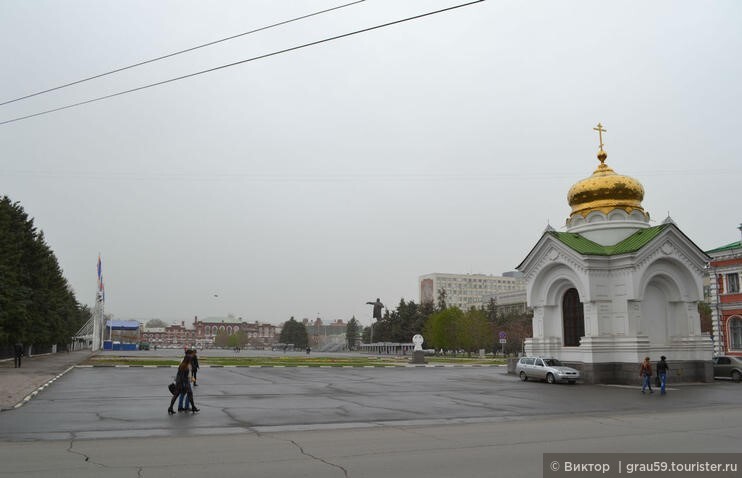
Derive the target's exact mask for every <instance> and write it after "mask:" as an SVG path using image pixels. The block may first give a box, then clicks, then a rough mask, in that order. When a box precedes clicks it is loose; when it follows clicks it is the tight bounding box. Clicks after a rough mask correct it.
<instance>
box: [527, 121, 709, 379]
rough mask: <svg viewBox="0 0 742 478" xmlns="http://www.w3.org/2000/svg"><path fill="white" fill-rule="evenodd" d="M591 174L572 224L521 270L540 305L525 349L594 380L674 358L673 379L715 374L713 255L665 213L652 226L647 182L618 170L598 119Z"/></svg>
mask: <svg viewBox="0 0 742 478" xmlns="http://www.w3.org/2000/svg"><path fill="white" fill-rule="evenodd" d="M594 129H595V130H596V131H598V133H599V135H600V149H599V151H598V160H599V161H600V164H599V165H598V167H597V169H596V170H595V171H594V172H593V174H592V176H590V177H588V178H586V179H583V180H581V181H578V182H577V183H575V184H574V185H573V186H572V188H571V189H570V190H569V192H568V193H567V199H568V202H569V205H570V206H571V208H572V211H571V214H570V216H569V218H568V219H567V222H566V231H565V232H557V231H555V230H554V229H553V228H551V227H547V229H546V230H545V231H544V233H543V235H542V236H541V238H540V239H539V241H538V242H537V243H536V246H535V247H534V248H533V249H532V250H531V251H530V252H529V253H528V255H527V256H526V258H525V259H524V260H523V262H522V263H521V264H520V265H519V266H518V270H520V271H521V272H523V273H524V275H525V278H526V281H527V297H528V305H529V306H530V307H532V308H533V337H532V338H530V339H526V343H525V350H526V353H527V354H528V355H538V356H544V357H555V358H558V359H560V360H562V361H563V362H566V363H568V364H569V365H572V366H574V367H576V368H578V369H580V370H581V371H582V375H583V377H584V379H585V381H586V382H588V383H637V380H638V378H637V377H638V373H639V372H638V370H639V363H640V362H641V361H642V360H643V358H644V357H646V356H648V357H650V358H651V360H652V362H653V363H656V362H657V360H659V358H660V356H662V355H664V356H666V357H667V360H668V362H669V363H670V367H671V369H672V371H673V374H674V375H675V377H676V380H683V381H710V380H711V375H712V373H711V357H712V352H713V346H712V342H711V338H710V337H709V336H708V335H706V334H702V333H701V324H700V317H699V314H698V309H697V303H698V301H700V300H703V275H704V267H705V266H706V263H707V261H708V259H709V258H708V256H707V255H706V254H705V253H704V252H703V251H702V250H701V249H700V248H699V247H698V246H696V245H695V244H694V243H693V241H691V240H690V239H689V238H688V237H687V236H686V235H685V234H683V232H682V231H681V230H680V229H679V228H678V226H677V225H676V224H675V223H674V222H673V221H672V220H671V219H670V218H669V217H668V218H667V219H666V220H665V221H664V222H663V223H662V224H660V225H657V226H651V225H650V224H649V213H648V212H646V211H645V210H644V208H643V207H642V200H643V198H644V188H643V186H642V185H641V183H639V181H637V180H636V179H633V178H631V177H628V176H623V175H620V174H618V173H616V172H615V171H614V170H613V169H611V168H610V167H609V166H608V165H607V164H606V163H605V160H606V158H607V157H608V155H607V153H606V152H605V151H604V150H603V133H604V132H605V131H606V130H605V129H603V126H602V125H601V124H598V126H597V128H594Z"/></svg>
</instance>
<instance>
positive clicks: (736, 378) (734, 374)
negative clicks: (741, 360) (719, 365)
mask: <svg viewBox="0 0 742 478" xmlns="http://www.w3.org/2000/svg"><path fill="white" fill-rule="evenodd" d="M740 379H742V374H740V373H739V370H735V371H734V372H732V381H734V382H739V381H740Z"/></svg>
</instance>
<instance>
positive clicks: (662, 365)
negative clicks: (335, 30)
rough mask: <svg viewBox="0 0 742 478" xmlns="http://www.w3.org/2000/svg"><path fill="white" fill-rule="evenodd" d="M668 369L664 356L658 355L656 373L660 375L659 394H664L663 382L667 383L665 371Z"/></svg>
mask: <svg viewBox="0 0 742 478" xmlns="http://www.w3.org/2000/svg"><path fill="white" fill-rule="evenodd" d="M669 371H670V366H669V365H667V362H666V361H665V356H664V355H663V356H662V357H660V361H659V362H657V375H658V376H659V377H660V395H664V394H665V384H666V383H667V372H669Z"/></svg>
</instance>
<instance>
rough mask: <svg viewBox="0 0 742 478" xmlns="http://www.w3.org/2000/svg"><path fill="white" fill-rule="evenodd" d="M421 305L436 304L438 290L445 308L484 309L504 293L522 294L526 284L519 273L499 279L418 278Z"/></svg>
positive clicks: (438, 275)
mask: <svg viewBox="0 0 742 478" xmlns="http://www.w3.org/2000/svg"><path fill="white" fill-rule="evenodd" d="M419 284H420V303H421V304H422V303H425V302H427V303H434V304H436V303H437V302H438V297H439V295H440V291H441V290H445V291H446V305H447V306H449V307H453V306H456V307H458V308H460V309H461V310H469V309H470V308H472V307H475V308H480V307H486V306H487V304H488V303H489V301H490V299H492V298H494V299H495V300H497V295H498V294H500V293H503V292H520V291H522V292H523V293H525V290H526V281H525V279H524V278H523V277H522V274H520V273H519V272H517V271H516V272H506V273H504V274H503V275H502V276H493V275H485V274H442V273H433V274H426V275H424V276H420V278H419Z"/></svg>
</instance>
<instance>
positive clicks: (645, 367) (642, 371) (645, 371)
mask: <svg viewBox="0 0 742 478" xmlns="http://www.w3.org/2000/svg"><path fill="white" fill-rule="evenodd" d="M639 376H640V377H642V393H644V390H646V389H647V387H649V393H654V390H652V362H650V361H649V357H644V362H642V365H641V367H640V368H639Z"/></svg>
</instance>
